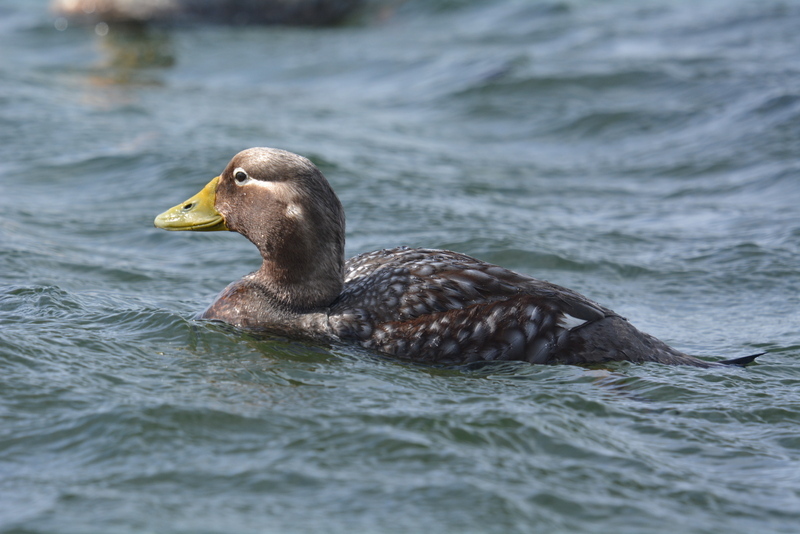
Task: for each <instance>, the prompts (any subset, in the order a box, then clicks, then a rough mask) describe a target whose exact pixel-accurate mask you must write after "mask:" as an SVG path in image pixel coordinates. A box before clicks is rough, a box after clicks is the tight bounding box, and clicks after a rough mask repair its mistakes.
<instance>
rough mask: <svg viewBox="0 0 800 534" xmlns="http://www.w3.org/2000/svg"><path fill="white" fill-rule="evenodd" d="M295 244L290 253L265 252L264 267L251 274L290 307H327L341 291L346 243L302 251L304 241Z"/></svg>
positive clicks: (308, 309)
mask: <svg viewBox="0 0 800 534" xmlns="http://www.w3.org/2000/svg"><path fill="white" fill-rule="evenodd" d="M293 248H294V252H295V254H291V255H287V254H285V253H281V252H277V253H276V254H274V255H273V254H264V255H263V262H262V264H261V268H260V269H259V270H258V271H256V272H255V273H253V275H252V276H254V278H255V279H256V281H257V282H258V283H259V285H261V286H262V287H263V288H264V289H265V290H266V291H267V292H268V293H269V294H270V295H272V296H273V298H274V299H275V300H276V301H277V303H278V304H280V305H281V306H282V307H284V308H286V309H287V310H291V311H293V312H296V313H306V312H312V311H317V310H320V309H322V308H326V307H328V306H329V305H330V304H331V303H332V302H333V301H334V300H336V298H337V297H338V296H339V294H340V293H341V292H342V286H343V284H344V282H343V280H344V251H343V247H336V246H331V247H329V248H328V250H317V251H315V252H314V253H310V254H299V255H298V254H297V252H298V249H302V248H303V247H302V243H296V244H295V246H294V247H293ZM276 258H278V259H276Z"/></svg>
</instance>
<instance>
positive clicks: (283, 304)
mask: <svg viewBox="0 0 800 534" xmlns="http://www.w3.org/2000/svg"><path fill="white" fill-rule="evenodd" d="M155 226H156V227H157V228H160V229H164V230H173V231H187V230H188V231H200V232H209V231H224V230H227V231H231V232H237V233H239V234H241V235H243V236H244V237H245V238H247V239H248V240H249V241H250V242H251V243H253V244H254V245H255V246H256V248H257V249H258V251H259V252H260V253H261V257H262V263H261V266H260V268H259V269H258V270H256V271H254V272H252V273H250V274H248V275H246V276H244V277H243V278H242V279H240V280H237V281H234V282H232V283H231V284H230V285H228V286H227V287H226V288H224V289H223V290H222V292H221V293H220V294H219V295H218V296H217V297H216V299H215V300H214V301H213V302H212V303H211V305H210V306H209V307H208V308H207V309H206V310H205V311H203V312H201V313H199V314H198V315H197V316H196V319H197V320H201V321H215V322H222V323H226V324H228V325H231V326H233V327H236V328H238V329H242V330H244V331H252V332H269V333H275V334H287V335H292V336H300V337H303V338H308V339H317V340H326V341H330V342H337V343H339V342H341V343H347V344H354V345H360V346H361V347H363V348H365V349H368V350H370V351H375V352H377V353H380V354H381V355H384V356H389V357H393V358H397V359H401V360H405V361H411V362H418V363H422V364H432V365H444V366H461V365H469V364H474V363H476V362H477V363H480V362H493V361H524V362H529V363H531V364H547V365H554V364H567V365H595V364H607V363H609V362H634V363H644V362H657V363H662V364H670V365H691V366H696V367H704V368H708V367H716V366H723V365H736V366H744V365H747V364H749V363H751V362H753V361H754V360H755V358H756V357H757V356H760V354H756V355H751V356H745V357H740V358H735V359H730V360H722V361H717V362H709V361H706V360H702V359H700V358H697V357H695V356H690V355H688V354H685V353H683V352H680V351H678V350H676V349H673V348H672V347H670V346H668V345H667V344H666V343H664V342H662V341H660V340H658V339H656V338H655V337H653V336H651V335H649V334H646V333H644V332H641V331H640V330H638V329H637V328H636V327H634V326H633V325H632V324H631V323H630V322H628V320H627V319H626V318H624V317H622V316H620V315H619V314H617V313H615V312H613V311H612V310H610V309H608V308H606V307H604V306H602V305H600V304H598V303H596V302H594V301H592V300H590V299H588V298H587V297H584V296H583V295H581V294H579V293H577V292H575V291H572V290H570V289H567V288H564V287H561V286H558V285H556V284H553V283H550V282H547V281H543V280H539V279H536V278H532V277H530V276H526V275H524V274H519V273H517V272H514V271H511V270H509V269H506V268H504V267H501V266H498V265H494V264H491V263H487V262H484V261H481V260H478V259H475V258H473V257H470V256H467V255H465V254H460V253H457V252H452V251H448V250H436V249H428V248H410V247H405V246H401V247H396V248H391V249H385V250H378V251H374V252H366V253H363V254H359V255H357V256H355V257H353V258H351V259H349V260H347V261H345V254H344V245H345V214H344V209H343V207H342V204H341V202H340V201H339V198H338V197H337V196H336V193H335V192H334V190H333V188H332V187H331V185H330V183H329V182H328V180H327V179H326V178H325V176H323V174H322V173H321V172H320V170H319V169H318V168H317V167H316V166H315V165H314V164H313V163H312V162H311V161H310V160H309V159H307V158H305V157H303V156H300V155H297V154H294V153H292V152H287V151H285V150H280V149H274V148H250V149H247V150H244V151H242V152H239V153H238V154H236V155H235V156H234V157H233V159H231V160H230V162H229V163H228V165H227V166H226V167H225V169H224V171H223V172H222V173H221V174H220V175H219V176H216V177H215V178H213V179H212V180H211V181H210V182H209V183H208V184H207V185H206V186H205V187H204V188H203V189H202V190H201V191H200V192H199V193H198V194H197V195H195V196H193V197H192V198H190V199H188V200H187V201H185V202H182V203H181V204H178V205H176V206H174V207H173V208H170V209H169V210H167V211H165V212H163V213H161V214H160V215H158V216H157V217H156V219H155Z"/></svg>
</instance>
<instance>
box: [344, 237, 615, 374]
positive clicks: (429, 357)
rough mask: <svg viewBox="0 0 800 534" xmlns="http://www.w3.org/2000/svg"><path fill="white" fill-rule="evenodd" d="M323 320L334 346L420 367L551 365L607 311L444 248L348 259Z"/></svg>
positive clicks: (393, 251) (401, 250)
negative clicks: (350, 345)
mask: <svg viewBox="0 0 800 534" xmlns="http://www.w3.org/2000/svg"><path fill="white" fill-rule="evenodd" d="M345 270H346V274H345V285H344V289H343V291H342V294H341V296H340V297H339V298H338V299H337V300H336V302H334V304H333V305H332V306H331V308H330V312H329V325H330V326H331V329H332V330H333V331H334V332H335V333H336V335H337V336H339V337H340V338H341V339H347V340H355V341H358V342H360V343H361V344H362V345H363V346H365V347H367V348H371V349H375V350H379V351H381V352H385V353H388V354H392V355H395V356H398V357H404V358H409V359H413V360H416V361H424V362H429V363H446V364H461V363H469V362H473V361H481V360H525V361H530V362H533V363H553V362H551V360H552V358H553V355H554V354H555V353H556V351H557V349H558V346H559V342H561V343H562V344H563V342H564V340H565V339H566V337H567V336H568V335H569V334H570V332H572V331H573V330H575V329H579V328H582V327H584V326H585V325H587V324H591V323H593V322H597V321H601V320H603V319H604V318H606V317H608V316H614V314H613V312H611V311H610V310H608V309H606V308H603V307H602V306H600V305H599V304H597V303H595V302H592V301H591V300H589V299H587V298H585V297H583V296H582V295H580V294H578V293H575V292H574V291H571V290H568V289H566V288H562V287H560V286H557V285H554V284H550V283H548V282H544V281H541V280H536V279H534V278H531V277H528V276H524V275H521V274H518V273H515V272H513V271H510V270H508V269H504V268H502V267H498V266H496V265H492V264H489V263H485V262H482V261H480V260H477V259H475V258H472V257H470V256H466V255H464V254H458V253H455V252H450V251H444V250H432V249H411V248H405V247H401V248H396V249H390V250H381V251H376V252H371V253H367V254H362V255H360V256H356V257H355V258H353V259H351V260H350V261H348V262H347V264H346V266H345Z"/></svg>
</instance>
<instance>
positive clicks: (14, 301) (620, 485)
mask: <svg viewBox="0 0 800 534" xmlns="http://www.w3.org/2000/svg"><path fill="white" fill-rule="evenodd" d="M798 27H800V4H798V3H797V2H793V1H788V0H787V1H778V0H764V1H760V2H751V1H748V0H693V1H688V0H653V1H650V2H631V1H629V0H606V1H604V2H593V1H589V0H539V1H534V0H528V1H524V0H492V1H489V0H406V1H401V0H362V1H358V0H327V1H326V0H296V1H295V0H275V1H274V2H270V1H268V0H263V1H257V0H238V1H237V0H227V1H226V0H218V1H214V0H183V1H181V0H141V1H138V2H137V1H134V0H118V1H113V0H96V1H91V0H57V1H54V2H53V3H52V4H51V3H50V2H48V0H3V2H2V4H0V417H2V421H3V422H2V425H1V426H2V431H0V472H2V473H3V476H2V477H0V532H9V533H10V532H19V533H21V532H26V533H30V532H50V533H52V532H104V533H107V532H193V533H196V532H226V533H232V532H421V531H434V530H435V531H437V532H530V531H535V530H544V531H549V532H558V531H563V532H609V531H614V532H639V533H641V532H662V531H664V530H665V525H669V526H670V528H669V529H667V530H673V531H674V530H680V531H683V532H698V533H699V532H721V531H724V532H753V531H755V530H757V531H759V532H793V531H794V530H795V529H796V525H797V524H798V521H800V440H798V438H797V435H796V428H797V427H796V425H797V423H798V422H800V403H798V401H797V395H796V392H797V388H798V385H800V364H798V356H800V342H799V341H798V340H799V339H800V311H798V310H800V297H798V295H799V294H798V289H799V287H800V245H799V244H798V241H799V240H800V211H798V204H800V173H799V171H800V158H798V154H800V32H798V31H797V28H798ZM251 146H271V147H277V148H284V149H287V150H291V151H293V152H297V153H299V154H302V155H304V156H307V157H309V158H311V159H312V160H313V161H314V162H315V163H316V164H317V165H318V166H319V167H320V169H321V170H322V171H323V173H324V174H325V175H326V176H327V177H328V179H329V180H330V182H331V183H332V185H333V187H334V189H335V190H336V191H337V193H338V194H339V195H340V198H341V199H342V202H343V204H344V206H345V209H346V212H347V217H348V231H347V239H348V242H347V243H348V244H347V252H348V255H354V254H357V253H360V252H365V251H369V250H374V249H378V248H386V247H392V246H396V245H400V244H404V245H410V246H424V247H435V248H447V249H452V250H456V251H459V252H464V253H467V254H470V255H473V256H476V257H479V258H481V259H484V260H487V261H490V262H493V263H498V264H502V265H504V266H506V267H509V268H511V269H514V270H516V271H519V272H522V273H525V274H529V275H532V276H536V277H538V278H543V279H547V280H550V281H552V282H554V283H558V284H560V285H564V286H567V287H570V288H573V289H575V290H578V291H580V292H581V293H583V294H585V295H586V296H588V297H589V298H592V299H594V300H596V301H599V302H601V303H602V304H604V305H607V306H609V307H611V308H612V309H614V310H616V311H617V312H619V313H620V314H622V315H625V316H626V317H628V318H629V319H630V320H631V321H632V322H633V323H634V324H635V325H636V326H638V327H639V328H641V329H643V330H644V331H647V332H649V333H651V334H653V335H656V336H657V337H659V338H661V339H662V340H664V341H666V342H668V343H670V344H671V345H673V346H675V347H676V348H679V349H681V350H684V351H686V352H689V353H692V354H697V355H700V356H703V357H708V358H709V359H713V358H718V357H736V356H742V355H745V354H749V353H753V352H760V351H764V350H766V351H768V354H767V355H766V356H764V357H762V358H761V360H760V363H759V364H758V365H756V366H753V367H751V368H749V369H746V370H728V371H725V372H721V373H720V372H714V371H710V370H709V371H706V370H697V369H683V368H669V367H665V366H660V365H643V366H633V365H625V364H620V365H617V366H613V367H610V368H608V369H590V370H587V369H581V368H572V367H561V368H543V367H536V366H522V365H520V366H508V367H503V368H494V369H490V370H488V371H487V370H484V371H469V370H443V369H428V368H416V367H409V366H405V365H399V364H396V363H392V362H387V361H383V360H380V359H376V358H374V357H373V356H372V355H369V354H364V353H362V352H359V351H357V350H355V349H353V348H352V347H330V346H317V345H313V344H307V343H301V342H297V341H291V340H285V339H280V338H274V339H273V338H271V339H253V338H250V337H248V336H246V335H243V334H241V333H237V332H232V331H229V330H226V329H223V328H218V327H214V326H209V325H203V324H197V323H195V322H193V321H192V320H191V318H192V316H193V314H194V313H196V312H198V311H200V310H202V309H203V308H204V307H205V306H206V305H207V304H208V303H210V302H211V300H212V299H213V297H214V295H215V294H216V293H217V292H218V291H219V290H221V289H222V288H223V287H224V286H225V285H226V284H227V283H229V282H231V281H232V280H235V279H237V278H239V277H241V276H242V275H244V274H246V273H248V272H250V271H252V270H254V269H255V268H257V267H258V264H259V261H260V258H259V255H258V253H257V251H256V250H255V248H254V247H253V246H252V245H251V244H250V243H249V242H247V241H246V240H245V239H244V238H242V237H241V236H238V235H233V234H227V233H225V234H223V233H218V234H216V233H215V234H213V235H199V234H175V233H168V232H163V231H158V230H156V229H154V228H153V226H152V221H153V218H154V216H155V215H156V214H158V213H160V212H161V211H163V210H164V209H166V208H168V207H170V206H173V205H175V204H177V203H178V202H181V201H182V200H184V199H186V198H188V197H189V196H190V195H193V194H194V193H196V192H197V191H198V190H199V189H200V188H201V187H202V186H203V185H204V184H205V183H206V182H207V181H208V180H209V179H210V178H212V177H213V176H215V175H216V174H218V173H219V172H220V171H221V170H222V169H223V168H224V166H225V165H226V163H227V162H228V160H229V159H230V157H232V156H233V155H234V154H235V153H237V152H238V151H240V150H242V149H244V148H248V147H251Z"/></svg>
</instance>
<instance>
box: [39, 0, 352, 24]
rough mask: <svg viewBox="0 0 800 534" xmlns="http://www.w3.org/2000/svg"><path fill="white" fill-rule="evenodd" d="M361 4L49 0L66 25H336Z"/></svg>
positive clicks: (348, 0)
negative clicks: (103, 23)
mask: <svg viewBox="0 0 800 534" xmlns="http://www.w3.org/2000/svg"><path fill="white" fill-rule="evenodd" d="M362 3H363V0H52V2H51V7H52V9H53V11H54V13H55V14H56V15H57V16H59V17H63V18H64V19H65V20H66V21H68V22H69V23H71V24H87V25H91V24H97V23H101V22H105V23H118V24H119V23H124V24H167V25H170V24H194V23H212V24H238V25H245V24H285V25H308V26H326V25H333V24H340V23H342V22H343V21H345V20H346V19H347V17H349V16H350V15H352V14H353V12H354V11H355V10H356V9H357V8H358V7H359V6H360V5H361V4H362Z"/></svg>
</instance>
